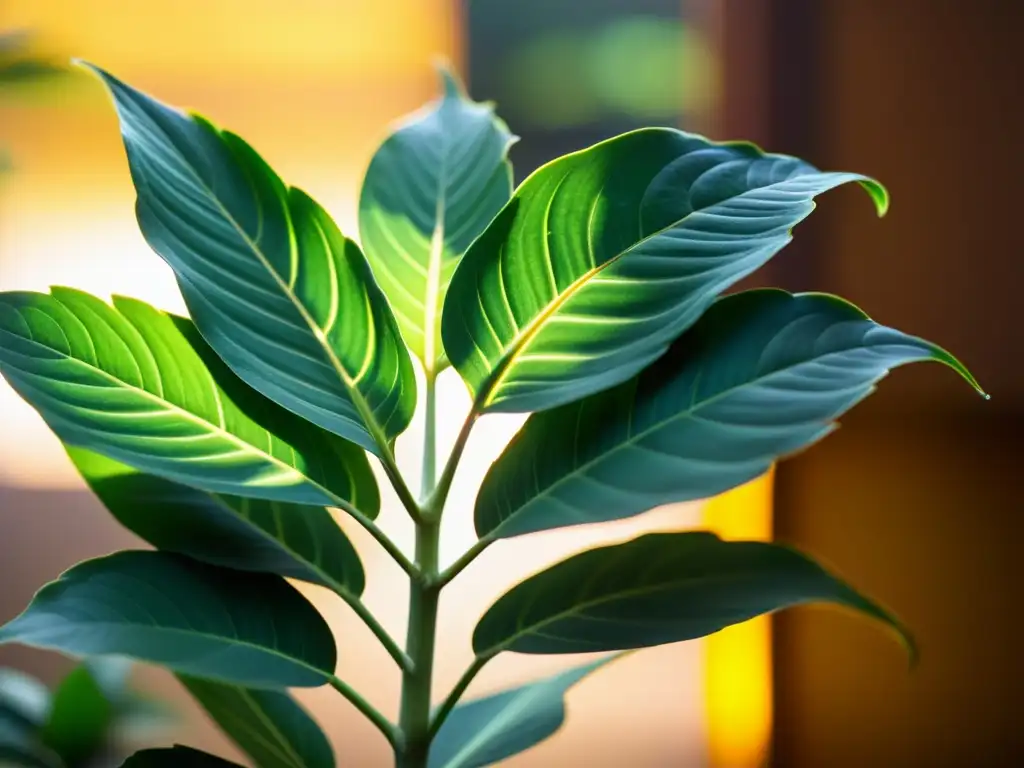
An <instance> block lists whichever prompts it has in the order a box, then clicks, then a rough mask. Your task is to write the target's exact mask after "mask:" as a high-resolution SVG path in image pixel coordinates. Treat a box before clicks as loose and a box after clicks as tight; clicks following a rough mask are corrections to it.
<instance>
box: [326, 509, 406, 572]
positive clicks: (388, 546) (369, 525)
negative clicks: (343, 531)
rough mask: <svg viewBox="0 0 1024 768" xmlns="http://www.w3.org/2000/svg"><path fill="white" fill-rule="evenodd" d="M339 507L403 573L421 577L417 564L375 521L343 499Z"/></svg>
mask: <svg viewBox="0 0 1024 768" xmlns="http://www.w3.org/2000/svg"><path fill="white" fill-rule="evenodd" d="M338 506H339V507H341V509H344V510H345V511H346V512H348V513H349V514H350V515H351V516H352V517H353V518H354V519H355V521H356V522H357V523H359V524H360V525H361V526H363V528H365V529H366V532H367V533H369V534H370V535H371V536H373V538H374V539H375V540H376V541H377V543H378V544H380V545H381V546H382V547H383V548H384V550H385V551H386V552H387V553H388V554H389V555H391V557H392V559H393V560H394V561H395V562H396V563H398V565H399V567H401V569H402V570H403V571H405V572H406V573H407V574H409V576H410V577H413V578H417V577H419V575H420V572H419V569H418V568H417V567H416V565H415V563H413V562H412V561H411V560H409V558H407V557H406V556H405V555H404V554H403V553H402V550H400V549H399V548H398V547H397V546H396V545H395V543H394V542H393V541H391V539H390V538H388V536H387V534H385V533H384V531H382V530H381V529H380V528H378V527H377V524H376V523H375V522H373V520H371V519H370V518H368V517H367V516H366V515H364V514H363V513H362V512H360V511H359V510H358V509H356V508H355V507H353V506H352V505H351V504H348V503H346V502H344V501H342V500H341V499H338Z"/></svg>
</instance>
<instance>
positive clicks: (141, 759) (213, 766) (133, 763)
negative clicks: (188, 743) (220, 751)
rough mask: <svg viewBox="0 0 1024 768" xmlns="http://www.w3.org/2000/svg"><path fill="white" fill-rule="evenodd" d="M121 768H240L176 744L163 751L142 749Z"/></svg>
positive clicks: (226, 761) (214, 756)
mask: <svg viewBox="0 0 1024 768" xmlns="http://www.w3.org/2000/svg"><path fill="white" fill-rule="evenodd" d="M121 768H241V766H239V765H238V763H232V762H230V761H228V760H225V759H223V758H221V757H217V756H216V755H211V754H209V753H208V752H200V751H199V750H198V749H192V748H191V747H183V746H181V745H180V744H176V745H174V746H173V747H166V748H164V749H144V750H142V751H141V752H136V753H135V754H134V755H132V756H131V757H129V758H128V759H127V760H125V761H124V762H123V763H121Z"/></svg>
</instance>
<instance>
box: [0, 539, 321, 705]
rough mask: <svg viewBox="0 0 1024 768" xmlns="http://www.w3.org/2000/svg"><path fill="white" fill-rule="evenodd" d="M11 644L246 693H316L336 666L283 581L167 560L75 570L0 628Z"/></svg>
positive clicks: (317, 625)
mask: <svg viewBox="0 0 1024 768" xmlns="http://www.w3.org/2000/svg"><path fill="white" fill-rule="evenodd" d="M12 642H17V643H22V644H24V645H30V646H34V647H37V648H48V649H51V650H55V651H61V652H63V653H67V654H69V655H72V656H88V655H102V654H110V655H117V656H128V657H130V658H133V659H137V660H139V661H148V662H151V663H154V664H160V665H163V666H165V667H168V668H169V669H171V670H172V671H174V672H180V673H183V674H187V675H193V676H196V677H203V678H209V679H212V680H220V681H223V682H227V683H237V684H239V685H245V686H248V687H252V688H281V687H293V686H294V687H309V686H318V685H322V684H323V683H325V682H326V681H327V679H328V678H329V677H330V676H331V675H333V674H334V667H335V660H336V651H335V646H334V638H333V637H332V635H331V631H330V629H329V628H328V626H327V624H326V622H324V620H323V618H322V617H321V616H320V614H319V613H317V612H316V610H315V609H314V608H313V606H312V605H310V604H309V603H308V602H307V601H306V599H305V598H304V597H303V596H302V595H301V594H299V592H298V591H296V590H295V588H294V587H292V586H291V585H290V584H288V583H287V582H286V581H285V580H284V579H282V578H280V577H277V576H269V575H265V574H253V573H242V572H240V571H232V570H228V569H225V568H216V567H214V566H211V565H206V564H203V563H198V562H196V561H194V560H191V559H189V558H185V557H181V556H179V555H172V554H167V553H163V552H119V553H117V554H114V555H110V556H108V557H101V558H98V559H96V560H89V561H87V562H84V563H80V564H79V565H76V566H75V567H74V568H72V569H71V570H69V571H67V572H66V573H64V574H63V575H62V576H61V577H60V578H59V579H58V580H57V581H55V582H52V583H50V584H48V585H46V586H45V587H43V588H42V589H41V590H40V591H39V592H38V593H37V594H36V596H35V597H34V598H33V599H32V602H31V603H30V604H29V606H28V608H26V609H25V611H24V612H23V613H22V614H21V615H20V616H18V617H16V618H15V619H13V620H12V621H10V622H9V623H8V624H6V625H5V626H4V627H2V628H0V643H12Z"/></svg>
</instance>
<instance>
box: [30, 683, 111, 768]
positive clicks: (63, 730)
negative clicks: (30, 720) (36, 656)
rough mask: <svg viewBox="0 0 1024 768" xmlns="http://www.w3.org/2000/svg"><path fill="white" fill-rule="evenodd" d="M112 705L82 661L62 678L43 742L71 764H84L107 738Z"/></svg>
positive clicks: (101, 746)
mask: <svg viewBox="0 0 1024 768" xmlns="http://www.w3.org/2000/svg"><path fill="white" fill-rule="evenodd" d="M112 719H113V707H112V706H111V702H110V700H109V699H108V698H107V696H106V695H105V694H104V693H103V690H102V689H101V688H100V686H99V684H98V683H97V682H96V678H95V677H93V675H92V672H91V671H90V669H89V667H88V666H87V665H85V664H80V665H79V666H77V667H75V668H74V669H73V670H71V672H70V674H68V676H67V677H65V678H64V680H63V681H61V684H60V685H59V686H58V687H57V690H56V691H55V692H54V695H53V707H52V708H51V709H50V716H49V718H48V719H47V721H46V724H45V725H44V726H43V729H42V732H41V738H42V741H43V743H44V744H45V745H46V746H48V747H49V748H50V749H52V750H53V751H54V752H56V753H57V754H58V755H60V756H61V758H62V759H63V760H64V762H65V763H67V764H68V765H82V764H83V763H86V762H88V761H89V760H90V758H92V757H94V756H96V755H97V754H98V753H99V751H100V750H101V749H102V748H103V747H104V745H105V743H106V741H107V733H108V729H109V728H110V724H111V721H112Z"/></svg>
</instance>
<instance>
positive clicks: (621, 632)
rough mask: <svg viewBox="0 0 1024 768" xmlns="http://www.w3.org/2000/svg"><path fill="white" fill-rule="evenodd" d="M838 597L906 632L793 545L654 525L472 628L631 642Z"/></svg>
mask: <svg viewBox="0 0 1024 768" xmlns="http://www.w3.org/2000/svg"><path fill="white" fill-rule="evenodd" d="M821 602H827V603H835V604H838V605H841V606H844V607H847V608H852V609H853V610H855V611H859V612H860V613H863V614H865V615H866V616H869V617H871V618H873V619H876V620H878V621H880V622H882V623H884V624H886V625H888V626H889V627H891V628H893V629H895V630H896V632H898V633H899V634H900V636H901V637H902V638H903V640H904V641H905V642H906V644H907V645H908V646H909V647H910V648H911V650H912V649H913V644H912V641H911V640H910V637H909V635H908V634H907V632H906V630H905V629H903V627H902V626H901V625H900V623H899V622H898V620H897V619H895V618H894V617H893V616H892V615H890V614H889V613H888V612H887V611H885V609H883V608H881V607H879V606H878V605H876V604H875V603H873V602H872V601H870V600H868V599H867V598H865V597H863V596H861V595H860V594H858V593H857V592H856V591H855V590H854V589H853V588H851V587H850V586H848V585H847V584H846V583H844V582H843V581H841V580H840V579H838V578H837V577H835V576H833V575H832V574H830V573H829V572H828V571H826V570H825V569H824V568H822V567H821V566H820V565H818V564H817V563H816V562H814V561H813V560H812V559H810V558H809V557H807V556H806V555H803V554H801V553H799V552H797V551H796V550H793V549H790V548H789V547H785V546H781V545H778V544H769V543H765V542H759V541H722V540H721V539H719V538H718V537H717V536H715V535H714V534H711V533H703V532H696V533H655V534H648V535H646V536H641V537H640V538H637V539H634V540H632V541H629V542H626V543H624V544H614V545H611V546H606V547H599V548H596V549H591V550H588V551H586V552H582V553H580V554H578V555H575V556H573V557H570V558H569V559H567V560H564V561H562V562H561V563H558V564H556V565H553V566H551V567H550V568H548V569H547V570H545V571H542V572H541V573H538V574H536V575H534V576H531V577H530V578H528V579H527V580H526V581H524V582H522V583H521V584H518V585H516V586H515V587H513V588H512V589H511V590H509V591H508V592H507V593H505V595H503V596H502V597H501V598H499V599H498V601H497V602H496V603H495V604H494V605H492V606H491V607H490V608H489V609H488V610H487V612H486V613H485V614H484V616H483V618H482V619H480V622H479V623H478V624H477V627H476V630H475V631H474V633H473V650H474V651H475V652H476V654H477V655H478V656H483V657H489V656H492V655H494V654H496V653H500V652H502V651H515V652H518V653H589V652H596V651H613V650H627V649H632V648H646V647H649V646H655V645H663V644H665V643H675V642H679V641H681V640H692V639H694V638H698V637H704V636H705V635H710V634H712V633H714V632H718V631H719V630H721V629H725V628H726V627H728V626H730V625H732V624H738V623H740V622H743V621H747V620H748V619H752V618H754V617H755V616H760V615H762V614H766V613H771V612H773V611H778V610H780V609H783V608H788V607H790V606H794V605H800V604H803V603H821Z"/></svg>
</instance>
